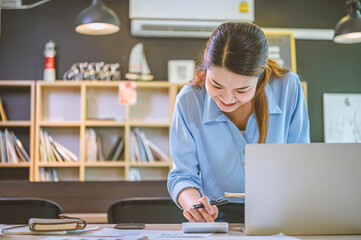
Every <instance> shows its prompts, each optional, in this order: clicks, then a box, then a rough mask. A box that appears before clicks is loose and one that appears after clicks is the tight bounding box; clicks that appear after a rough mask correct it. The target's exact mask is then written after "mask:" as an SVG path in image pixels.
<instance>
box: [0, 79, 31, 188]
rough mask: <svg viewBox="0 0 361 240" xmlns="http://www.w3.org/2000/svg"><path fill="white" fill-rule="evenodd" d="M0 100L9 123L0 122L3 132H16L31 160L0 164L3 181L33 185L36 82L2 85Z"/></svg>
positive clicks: (14, 82) (0, 178) (2, 82)
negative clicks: (31, 182)
mask: <svg viewBox="0 0 361 240" xmlns="http://www.w3.org/2000/svg"><path fill="white" fill-rule="evenodd" d="M0 97H1V100H2V105H3V107H4V110H5V113H6V115H7V121H0V130H1V131H3V132H4V131H5V129H8V130H9V131H12V132H14V134H15V135H16V136H17V137H18V138H19V140H20V142H21V143H22V145H23V146H24V148H25V150H26V152H27V153H28V155H29V157H30V162H19V163H1V162H0V180H30V181H33V180H34V176H33V160H34V141H33V139H34V127H35V109H34V106H35V82H34V81H25V80H24V81H21V80H16V81H15V80H13V81H0Z"/></svg>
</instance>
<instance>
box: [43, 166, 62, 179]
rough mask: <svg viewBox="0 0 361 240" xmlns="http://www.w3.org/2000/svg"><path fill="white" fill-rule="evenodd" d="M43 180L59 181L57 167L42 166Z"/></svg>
mask: <svg viewBox="0 0 361 240" xmlns="http://www.w3.org/2000/svg"><path fill="white" fill-rule="evenodd" d="M40 181H41V182H59V178H58V173H57V172H56V170H55V168H40Z"/></svg>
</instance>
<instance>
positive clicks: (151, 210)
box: [108, 197, 187, 224]
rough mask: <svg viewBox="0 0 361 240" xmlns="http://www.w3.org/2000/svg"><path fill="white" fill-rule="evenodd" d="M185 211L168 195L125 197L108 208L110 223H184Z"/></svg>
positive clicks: (185, 220)
mask: <svg viewBox="0 0 361 240" xmlns="http://www.w3.org/2000/svg"><path fill="white" fill-rule="evenodd" d="M182 222H187V219H185V218H184V216H183V211H182V210H181V209H179V208H178V207H177V205H175V204H174V202H173V201H172V199H170V198H168V197H147V198H125V199H121V200H119V201H117V202H115V203H113V204H112V205H111V206H110V207H109V209H108V223H159V224H160V223H182Z"/></svg>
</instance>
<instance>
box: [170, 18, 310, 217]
mask: <svg viewBox="0 0 361 240" xmlns="http://www.w3.org/2000/svg"><path fill="white" fill-rule="evenodd" d="M267 54H268V47H267V41H266V38H265V36H264V33H263V32H262V30H261V29H260V28H259V27H257V26H256V25H254V24H252V23H243V22H239V23H224V24H222V25H220V26H219V27H218V28H217V29H216V30H215V32H214V33H213V34H212V36H211V37H210V39H209V41H208V43H207V46H206V49H205V51H204V54H203V63H202V65H201V66H200V67H199V68H198V70H197V72H196V74H195V77H194V79H193V80H192V81H191V82H190V84H188V85H187V86H185V87H184V88H183V89H182V90H181V91H180V93H179V94H178V96H177V100H176V106H175V111H174V115H173V122H172V127H171V133H170V147H171V155H172V159H173V162H174V167H173V169H172V170H171V172H170V173H169V176H168V191H169V193H170V195H171V197H172V198H173V200H174V202H175V203H176V204H178V206H180V207H181V208H182V209H183V210H184V211H183V215H184V216H185V217H186V218H187V219H188V220H189V221H192V222H205V221H206V222H212V221H214V220H216V218H217V216H218V208H217V207H216V206H214V205H210V203H209V201H210V200H209V199H211V200H212V199H217V198H220V197H223V195H224V192H237V193H243V192H244V164H245V159H244V149H245V146H246V144H249V143H308V142H309V141H310V139H309V120H308V115H307V110H306V104H305V99H304V95H303V92H302V88H301V83H300V80H299V78H298V76H297V75H296V74H294V73H292V72H290V71H289V70H288V69H285V68H282V67H280V66H279V65H278V64H277V63H276V62H275V61H272V60H270V59H268V56H267ZM199 203H203V205H204V209H203V208H200V209H192V208H191V207H192V206H193V205H195V204H199ZM226 206H227V205H226ZM221 213H222V212H221V211H220V214H219V215H222V218H223V217H225V218H224V219H219V218H218V219H217V220H221V221H222V220H227V221H230V222H237V221H243V216H237V214H234V215H235V216H234V218H232V219H231V220H229V218H227V216H225V214H226V215H227V213H223V214H221ZM242 214H243V212H242V211H240V212H239V213H238V215H242ZM228 217H229V216H228Z"/></svg>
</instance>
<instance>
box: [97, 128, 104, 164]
mask: <svg viewBox="0 0 361 240" xmlns="http://www.w3.org/2000/svg"><path fill="white" fill-rule="evenodd" d="M97 149H98V151H97V159H98V160H99V161H104V152H103V142H102V139H101V137H100V136H99V134H97Z"/></svg>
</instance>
